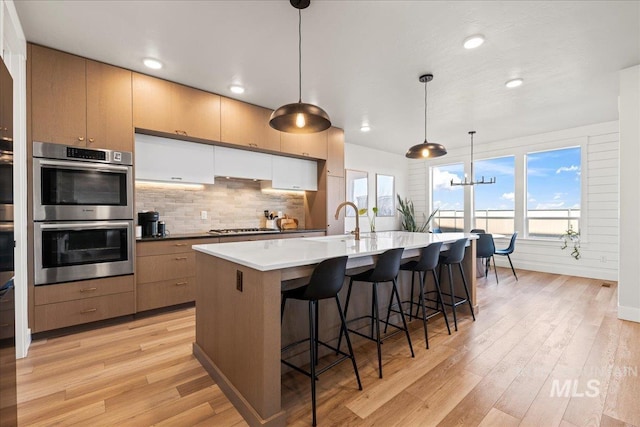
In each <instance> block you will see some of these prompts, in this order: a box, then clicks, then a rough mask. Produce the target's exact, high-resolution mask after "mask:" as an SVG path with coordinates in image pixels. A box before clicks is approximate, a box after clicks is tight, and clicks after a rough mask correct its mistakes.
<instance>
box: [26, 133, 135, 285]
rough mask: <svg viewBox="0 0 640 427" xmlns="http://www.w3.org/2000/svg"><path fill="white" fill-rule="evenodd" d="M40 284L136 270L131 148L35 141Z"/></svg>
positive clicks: (37, 276) (36, 257)
mask: <svg viewBox="0 0 640 427" xmlns="http://www.w3.org/2000/svg"><path fill="white" fill-rule="evenodd" d="M33 185H34V187H33V199H34V200H33V218H34V236H35V241H34V265H35V284H36V285H47V284H54V283H62V282H69V281H75V280H84V279H94V278H98V277H107V276H117V275H123V274H132V273H133V245H134V240H135V236H134V226H133V171H132V154H131V153H129V152H120V151H111V150H102V149H87V148H79V147H69V146H64V145H59V144H50V143H42V142H34V143H33Z"/></svg>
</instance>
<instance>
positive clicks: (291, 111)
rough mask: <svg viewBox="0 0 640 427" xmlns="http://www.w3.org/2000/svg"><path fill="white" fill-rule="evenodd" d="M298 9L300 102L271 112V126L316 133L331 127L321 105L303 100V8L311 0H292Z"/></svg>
mask: <svg viewBox="0 0 640 427" xmlns="http://www.w3.org/2000/svg"><path fill="white" fill-rule="evenodd" d="M290 3H291V6H293V7H295V8H296V9H298V102H295V103H292V104H287V105H283V106H282V107H280V108H278V109H277V110H275V111H274V112H273V113H271V118H270V119H269V126H271V127H272V128H274V129H276V130H279V131H282V132H287V133H316V132H322V131H323V130H326V129H329V127H331V120H329V115H328V114H327V113H326V112H325V111H324V110H323V109H322V108H320V107H318V106H317V105H313V104H307V103H304V102H302V12H301V10H302V9H306V8H307V7H309V4H310V3H311V0H290Z"/></svg>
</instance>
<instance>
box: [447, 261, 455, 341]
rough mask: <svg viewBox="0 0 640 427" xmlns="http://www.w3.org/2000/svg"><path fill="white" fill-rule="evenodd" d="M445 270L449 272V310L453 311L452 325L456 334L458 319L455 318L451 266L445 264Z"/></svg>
mask: <svg viewBox="0 0 640 427" xmlns="http://www.w3.org/2000/svg"><path fill="white" fill-rule="evenodd" d="M447 270H448V271H449V289H450V290H451V309H452V311H453V324H454V326H455V329H456V332H457V331H458V317H457V316H456V296H455V291H454V289H453V273H452V272H451V264H447Z"/></svg>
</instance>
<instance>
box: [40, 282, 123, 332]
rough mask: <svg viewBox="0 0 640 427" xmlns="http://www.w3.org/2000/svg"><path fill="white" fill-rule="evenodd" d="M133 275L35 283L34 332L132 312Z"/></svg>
mask: <svg viewBox="0 0 640 427" xmlns="http://www.w3.org/2000/svg"><path fill="white" fill-rule="evenodd" d="M134 311H135V297H134V278H133V275H132V274H131V275H127V276H115V277H105V278H101V279H93V280H82V281H78V282H68V283H59V284H56V285H46V286H35V289H34V327H33V328H34V332H43V331H49V330H52V329H58V328H64V327H67V326H73V325H79V324H83V323H89V322H95V321H97V320H104V319H109V318H112V317H118V316H124V315H127V314H133V313H134Z"/></svg>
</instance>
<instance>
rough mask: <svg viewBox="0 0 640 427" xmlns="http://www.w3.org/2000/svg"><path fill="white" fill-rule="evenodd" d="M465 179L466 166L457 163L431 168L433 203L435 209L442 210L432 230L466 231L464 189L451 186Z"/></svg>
mask: <svg viewBox="0 0 640 427" xmlns="http://www.w3.org/2000/svg"><path fill="white" fill-rule="evenodd" d="M463 177H464V165H463V164H462V163H456V164H453V165H446V166H435V167H432V168H431V201H432V206H433V208H434V209H435V208H440V211H439V212H438V214H437V215H436V221H435V222H436V224H435V225H433V226H432V228H440V229H441V230H442V231H462V230H463V229H464V191H463V187H459V186H455V187H452V186H451V180H452V179H453V180H454V181H460V180H461V178H463Z"/></svg>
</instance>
